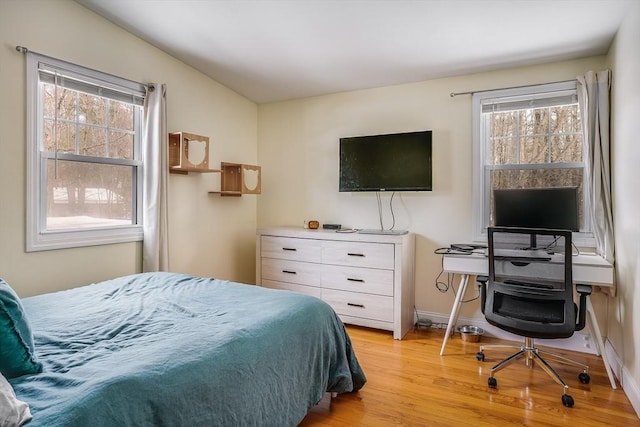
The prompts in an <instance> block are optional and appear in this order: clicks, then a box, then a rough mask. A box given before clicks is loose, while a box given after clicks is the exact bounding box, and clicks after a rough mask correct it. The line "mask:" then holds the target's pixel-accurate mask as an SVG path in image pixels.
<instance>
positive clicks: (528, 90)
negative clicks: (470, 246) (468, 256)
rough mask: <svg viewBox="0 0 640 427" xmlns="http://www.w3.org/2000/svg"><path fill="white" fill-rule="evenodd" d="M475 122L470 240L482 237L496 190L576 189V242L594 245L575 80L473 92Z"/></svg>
mask: <svg viewBox="0 0 640 427" xmlns="http://www.w3.org/2000/svg"><path fill="white" fill-rule="evenodd" d="M473 120H474V123H473V135H474V136H473V138H474V212H475V215H474V238H475V239H477V240H486V231H487V227H488V226H489V225H491V224H492V221H493V197H492V194H493V190H495V189H503V188H540V187H577V188H578V195H579V201H580V205H579V207H578V210H579V221H580V233H574V241H575V242H576V243H577V244H579V245H581V246H592V245H593V236H592V234H591V233H590V217H589V209H588V205H587V203H588V197H585V191H584V188H585V178H586V174H585V159H584V154H583V151H584V141H583V135H582V125H581V119H580V111H579V108H578V100H577V95H576V84H575V82H563V83H551V84H545V85H536V86H529V87H523V88H514V89H504V90H496V91H487V92H480V93H476V94H474V96H473Z"/></svg>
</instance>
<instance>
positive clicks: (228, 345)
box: [11, 273, 366, 427]
mask: <svg viewBox="0 0 640 427" xmlns="http://www.w3.org/2000/svg"><path fill="white" fill-rule="evenodd" d="M22 302H23V305H24V309H25V312H26V314H27V317H28V319H29V322H30V324H31V328H32V330H33V335H34V340H35V353H36V356H37V357H38V359H39V361H40V362H41V363H42V364H43V367H44V369H43V372H42V373H40V374H35V375H26V376H22V377H18V378H14V379H12V380H11V384H12V385H13V388H14V390H15V392H16V395H17V397H18V398H19V399H20V400H23V401H25V402H27V403H28V404H29V407H30V409H31V413H32V414H33V420H32V421H31V422H30V423H29V424H28V425H29V426H47V427H53V426H82V427H86V426H91V427H97V426H109V427H111V426H278V427H281V426H295V425H296V424H298V423H299V422H300V421H301V420H302V418H304V416H305V414H306V413H307V412H308V410H309V409H310V408H311V407H313V406H314V405H315V404H316V403H318V402H319V401H320V400H321V398H322V396H323V394H324V392H325V391H329V392H337V393H343V392H351V391H356V390H358V389H360V388H361V387H362V386H363V385H364V383H365V382H366V378H365V376H364V373H363V371H362V369H361V367H360V366H359V364H358V361H357V359H356V356H355V354H354V352H353V349H352V347H351V342H350V340H349V337H348V335H347V333H346V331H345V329H344V325H343V324H342V322H341V321H340V319H339V318H338V317H337V315H336V314H335V313H334V311H333V310H332V309H331V307H329V306H328V305H327V304H325V303H324V302H322V301H321V300H319V299H316V298H313V297H309V296H306V295H302V294H297V293H293V292H288V291H281V290H272V289H265V288H261V287H257V286H250V285H244V284H238V283H233V282H228V281H222V280H216V279H211V278H197V277H192V276H188V275H183V274H175V273H143V274H137V275H132V276H127V277H122V278H118V279H114V280H110V281H106V282H101V283H98V284H92V285H88V286H85V287H81V288H76V289H71V290H67V291H62V292H56V293H52V294H46V295H39V296H34V297H29V298H24V299H23V300H22Z"/></svg>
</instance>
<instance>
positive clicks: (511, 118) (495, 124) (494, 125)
mask: <svg viewBox="0 0 640 427" xmlns="http://www.w3.org/2000/svg"><path fill="white" fill-rule="evenodd" d="M489 120H490V123H491V125H490V129H491V137H499V136H513V135H517V134H518V132H517V131H518V127H517V126H518V114H517V112H516V111H507V112H504V113H490V114H489Z"/></svg>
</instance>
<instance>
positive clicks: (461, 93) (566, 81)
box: [449, 80, 575, 98]
mask: <svg viewBox="0 0 640 427" xmlns="http://www.w3.org/2000/svg"><path fill="white" fill-rule="evenodd" d="M574 81H575V80H562V81H557V82H548V83H535V84H532V85H521V86H511V87H500V88H496V89H483V90H473V91H468V92H451V93H449V96H450V97H451V98H453V97H455V96H458V95H473V94H475V93H480V92H489V91H490V90H506V89H520V88H523V87H531V86H544V85H550V84H554V83H569V82H574Z"/></svg>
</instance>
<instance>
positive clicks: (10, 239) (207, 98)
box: [0, 0, 259, 296]
mask: <svg viewBox="0 0 640 427" xmlns="http://www.w3.org/2000/svg"><path fill="white" fill-rule="evenodd" d="M0 41H1V43H0V93H1V94H2V96H0V150H1V154H0V174H1V176H0V195H1V196H0V200H1V201H0V203H1V207H0V277H4V278H5V279H6V280H7V281H8V282H9V283H10V284H11V285H12V286H14V287H15V288H16V291H17V292H18V293H19V294H20V295H21V296H28V295H33V294H38V293H42V292H46V291H52V290H58V289H63V288H66V287H72V286H77V285H82V284H86V283H91V282H94V281H99V280H103V279H108V278H112V277H115V276H119V275H123V274H131V273H135V272H138V271H140V269H141V247H140V244H139V243H130V244H118V245H105V246H95V247H87V248H80V249H69V250H55V251H45V252H36V253H25V252H24V248H25V220H24V218H25V214H26V213H25V58H24V56H23V55H22V54H19V53H17V52H16V51H15V46H16V45H23V46H26V47H28V48H29V49H31V50H33V51H36V52H39V53H42V54H45V55H49V56H53V57H57V58H60V59H64V60H67V61H70V62H74V63H77V64H79V65H83V66H86V67H89V68H94V69H97V70H100V71H104V72H107V73H111V74H115V75H118V76H122V77H125V78H128V79H131V80H135V81H139V82H161V83H166V84H167V86H168V89H167V91H168V96H167V97H168V129H169V131H178V130H183V131H187V132H193V133H197V134H202V135H206V136H209V137H210V138H211V153H210V164H211V165H217V164H219V163H220V161H232V162H242V163H250V164H255V163H256V162H257V148H256V134H257V106H256V105H255V104H254V103H252V102H250V101H248V100H246V99H245V98H243V97H241V96H239V95H238V94H236V93H234V92H232V91H231V90H229V89H227V88H225V87H223V86H221V85H219V84H217V83H216V82H214V81H213V80H211V79H209V78H208V77H206V76H204V75H203V74H201V73H199V72H197V71H195V70H194V69H192V68H190V67H187V66H186V65H184V64H183V63H181V62H179V61H178V60H176V59H174V58H172V57H170V56H168V55H167V54H165V53H163V52H161V51H159V50H158V49H156V48H154V47H152V46H151V45H149V44H147V43H145V42H143V41H141V40H140V39H138V38H136V37H134V36H133V35H131V34H129V33H127V32H125V31H124V30H122V29H120V28H119V27H117V26H115V25H113V24H111V23H110V22H108V21H106V20H104V19H102V18H100V17H98V16H97V15H95V14H94V13H93V12H91V11H89V10H88V9H85V8H84V7H82V6H80V5H78V4H77V3H75V2H73V1H71V0H57V1H48V0H41V1H40V0H35V1H34V0H31V1H13V0H8V1H7V0H3V1H0ZM169 181H170V182H169V186H170V190H169V210H170V212H169V215H170V217H169V224H170V262H171V270H172V271H180V272H188V273H193V274H200V275H207V276H214V277H219V278H227V279H232V280H237V281H243V282H252V281H254V277H255V264H254V250H255V249H254V248H255V229H256V197H259V196H244V197H241V198H221V197H220V196H215V195H209V194H208V193H207V192H208V191H209V190H213V189H215V187H216V186H219V177H218V176H216V175H211V174H207V175H204V174H203V175H189V176H177V175H172V176H171V177H170V180H169Z"/></svg>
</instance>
